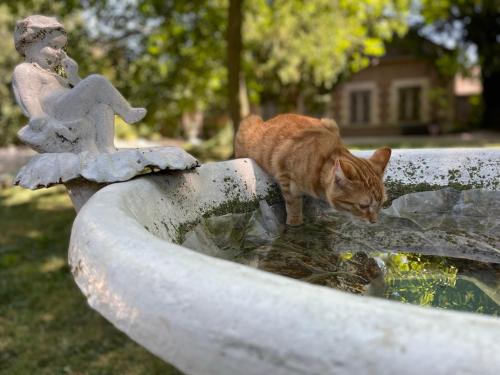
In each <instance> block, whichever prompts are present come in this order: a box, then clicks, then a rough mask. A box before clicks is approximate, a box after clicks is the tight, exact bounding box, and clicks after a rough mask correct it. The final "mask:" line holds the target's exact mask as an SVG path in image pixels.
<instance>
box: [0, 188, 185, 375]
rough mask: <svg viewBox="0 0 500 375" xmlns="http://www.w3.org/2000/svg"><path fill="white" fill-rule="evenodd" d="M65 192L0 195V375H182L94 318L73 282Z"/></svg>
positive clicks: (70, 214) (68, 205)
mask: <svg viewBox="0 0 500 375" xmlns="http://www.w3.org/2000/svg"><path fill="white" fill-rule="evenodd" d="M74 216H75V213H74V211H73V208H72V207H71V203H70V201H69V199H68V197H67V195H66V193H65V192H64V189H63V188H51V189H44V190H39V191H36V192H31V191H28V190H23V189H20V188H7V189H0V228H1V231H0V373H3V374H9V375H10V374H37V375H38V374H47V375H48V374H50V375H52V374H167V375H168V374H180V373H179V372H178V371H176V370H175V369H173V368H172V367H170V366H168V365H166V364H165V363H163V362H162V361H160V360H159V359H157V358H155V357H154V356H153V355H151V354H149V353H148V352H147V351H146V350H144V349H143V348H141V347H140V346H139V345H137V344H136V343H134V342H133V341H132V340H130V339H129V338H128V337H126V336H125V335H124V334H122V333H120V332H119V331H118V330H117V329H115V328H114V327H113V326H112V325H111V324H110V323H108V322H107V321H106V320H104V319H103V318H102V317H100V316H99V315H98V314H97V313H96V312H94V311H93V310H92V309H91V308H90V307H89V306H88V305H87V303H86V300H85V297H84V296H83V294H82V293H81V292H80V291H79V289H78V288H77V286H76V284H75V283H74V281H73V278H72V276H71V273H70V272H69V268H68V265H67V260H66V258H67V248H68V242H69V235H70V230H71V225H72V222H73V219H74Z"/></svg>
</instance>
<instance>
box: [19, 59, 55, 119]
mask: <svg viewBox="0 0 500 375" xmlns="http://www.w3.org/2000/svg"><path fill="white" fill-rule="evenodd" d="M41 86H42V84H41V82H40V80H39V77H38V76H37V74H36V72H33V70H32V69H30V68H29V67H28V66H25V65H23V64H21V65H18V66H17V67H16V68H15V69H14V74H13V76H12V87H13V89H14V95H15V97H16V101H17V104H19V106H20V107H21V109H22V111H23V113H24V114H25V115H26V116H27V117H29V118H30V119H33V118H39V117H47V114H46V113H45V112H44V111H43V109H42V106H41V104H40V98H39V95H40V90H41Z"/></svg>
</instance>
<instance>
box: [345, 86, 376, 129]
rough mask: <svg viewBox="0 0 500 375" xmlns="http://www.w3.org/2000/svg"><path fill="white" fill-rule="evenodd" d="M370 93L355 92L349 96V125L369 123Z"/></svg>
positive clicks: (364, 91) (367, 91)
mask: <svg viewBox="0 0 500 375" xmlns="http://www.w3.org/2000/svg"><path fill="white" fill-rule="evenodd" d="M370 113H371V91H370V90H356V91H352V92H351V94H350V114H351V119H350V120H351V121H350V123H351V124H368V123H370V120H371V119H370Z"/></svg>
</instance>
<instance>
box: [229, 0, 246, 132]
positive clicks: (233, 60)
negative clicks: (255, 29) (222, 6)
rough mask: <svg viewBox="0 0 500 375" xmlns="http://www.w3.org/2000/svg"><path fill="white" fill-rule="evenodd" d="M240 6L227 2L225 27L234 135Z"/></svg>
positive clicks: (231, 0)
mask: <svg viewBox="0 0 500 375" xmlns="http://www.w3.org/2000/svg"><path fill="white" fill-rule="evenodd" d="M242 4H243V0H229V10H228V25H227V70H228V95H229V100H228V104H229V114H230V116H231V121H232V123H233V127H234V132H235V134H236V131H237V130H238V125H239V124H240V120H241V117H240V100H239V94H240V70H241V49H242V38H241V24H242V15H241V8H242Z"/></svg>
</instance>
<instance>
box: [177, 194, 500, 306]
mask: <svg viewBox="0 0 500 375" xmlns="http://www.w3.org/2000/svg"><path fill="white" fill-rule="evenodd" d="M183 245H184V246H186V247H189V248H192V249H196V250H198V251H203V252H205V253H207V254H209V255H212V256H217V257H221V258H224V259H228V260H232V261H236V262H239V263H243V264H246V265H249V266H252V267H256V268H259V269H262V270H265V271H269V272H273V273H277V274H280V275H284V276H288V277H292V278H296V279H300V280H302V281H306V282H309V283H313V284H317V285H323V286H327V287H332V288H337V289H341V290H344V291H348V292H351V293H356V294H364V295H372V296H377V297H383V298H387V299H391V300H396V301H401V302H405V303H413V304H418V305H423V306H434V307H441V308H446V309H454V310H461V311H471V312H477V313H484V314H491V315H500V191H486V190H477V189H476V190H467V191H462V192H459V191H457V190H453V189H443V190H439V191H432V192H423V193H413V194H408V195H405V196H402V197H400V198H398V199H397V200H395V201H393V202H392V204H391V206H390V207H389V208H387V209H385V210H383V212H382V213H381V215H380V220H379V222H378V223H376V224H368V223H363V222H360V221H358V220H357V219H353V218H352V217H350V216H348V215H344V214H342V213H338V212H335V211H333V210H331V209H329V208H328V207H326V206H325V205H322V204H320V203H318V202H315V201H312V200H309V201H307V202H306V221H305V224H304V225H302V226H300V227H293V228H292V227H288V228H285V225H284V210H283V207H282V206H281V205H274V206H269V205H267V203H266V202H265V201H261V202H260V207H259V209H257V210H255V211H253V212H247V213H242V214H227V215H222V216H216V217H209V218H205V219H202V221H201V222H200V223H198V224H197V226H196V227H194V229H193V230H191V231H190V232H189V233H187V235H186V236H185V240H184V243H183Z"/></svg>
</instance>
